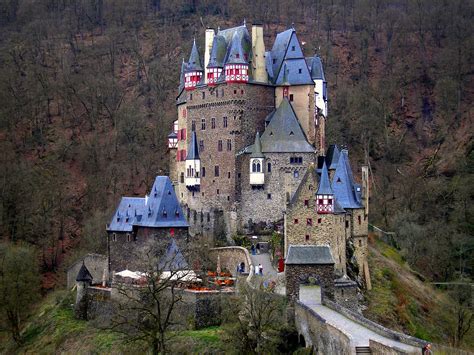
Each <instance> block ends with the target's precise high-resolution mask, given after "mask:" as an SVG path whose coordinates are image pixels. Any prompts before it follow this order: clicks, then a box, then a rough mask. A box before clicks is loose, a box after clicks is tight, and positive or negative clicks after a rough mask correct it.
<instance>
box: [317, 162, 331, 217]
mask: <svg viewBox="0 0 474 355" xmlns="http://www.w3.org/2000/svg"><path fill="white" fill-rule="evenodd" d="M316 206H317V211H318V213H320V214H324V213H333V212H334V192H333V191H332V188H331V184H330V183H329V174H328V168H327V166H326V162H324V163H323V168H322V170H321V179H320V181H319V188H318V192H317V193H316Z"/></svg>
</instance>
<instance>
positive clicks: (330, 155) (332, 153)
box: [326, 144, 340, 170]
mask: <svg viewBox="0 0 474 355" xmlns="http://www.w3.org/2000/svg"><path fill="white" fill-rule="evenodd" d="M339 154H340V152H339V148H338V146H337V145H336V144H331V145H330V146H329V148H328V150H327V152H326V164H327V166H328V169H329V170H334V169H336V167H337V163H338V162H339Z"/></svg>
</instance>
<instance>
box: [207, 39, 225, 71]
mask: <svg viewBox="0 0 474 355" xmlns="http://www.w3.org/2000/svg"><path fill="white" fill-rule="evenodd" d="M226 51H227V45H226V42H225V38H224V37H223V36H219V35H217V36H214V39H213V41H212V48H211V53H210V55H209V64H208V65H207V67H208V68H222V67H223V66H224V60H225V54H226Z"/></svg>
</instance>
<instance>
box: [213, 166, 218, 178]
mask: <svg viewBox="0 0 474 355" xmlns="http://www.w3.org/2000/svg"><path fill="white" fill-rule="evenodd" d="M214 176H219V165H216V166H215V167H214Z"/></svg>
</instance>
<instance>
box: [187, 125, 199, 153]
mask: <svg viewBox="0 0 474 355" xmlns="http://www.w3.org/2000/svg"><path fill="white" fill-rule="evenodd" d="M186 160H199V149H198V144H197V138H196V131H193V133H192V134H191V142H189V147H188V155H187V156H186Z"/></svg>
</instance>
